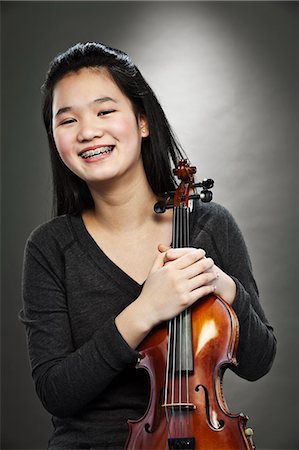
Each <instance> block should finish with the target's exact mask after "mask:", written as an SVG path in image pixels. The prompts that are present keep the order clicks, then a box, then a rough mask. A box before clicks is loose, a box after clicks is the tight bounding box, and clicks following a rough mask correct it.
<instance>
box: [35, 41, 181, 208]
mask: <svg viewBox="0 0 299 450" xmlns="http://www.w3.org/2000/svg"><path fill="white" fill-rule="evenodd" d="M83 67H99V68H104V69H106V70H107V71H108V73H109V74H110V76H111V77H112V79H113V80H114V82H115V83H116V84H117V86H118V87H119V88H120V90H121V91H122V92H123V94H124V95H126V97H127V98H128V99H129V100H130V101H131V104H132V107H133V110H134V113H135V115H136V117H137V116H138V115H139V114H143V115H145V117H146V118H147V121H148V127H149V136H148V137H147V138H145V139H143V140H142V147H141V154H142V159H143V164H144V169H145V173H146V176H147V180H148V182H149V185H150V186H151V188H152V190H153V192H154V193H155V194H157V195H159V194H160V193H163V192H165V191H167V190H173V189H174V188H175V180H174V177H173V173H172V165H171V162H172V163H173V164H174V165H175V164H176V162H177V161H178V160H179V159H182V157H183V151H182V149H181V147H180V145H179V143H178V141H177V139H176V137H175V136H174V133H173V131H172V129H171V127H170V125H169V123H168V121H167V119H166V116H165V114H164V111H163V109H162V108H161V105H160V104H159V102H158V100H157V98H156V96H155V94H154V92H153V91H152V89H151V88H150V86H149V85H148V84H147V82H146V81H145V79H144V78H143V76H142V75H141V73H140V71H139V70H138V68H137V67H136V66H135V65H134V64H133V62H132V61H131V59H130V58H129V56H128V55H127V54H126V53H124V52H122V51H120V50H117V49H113V48H110V47H107V46H105V45H103V44H99V43H95V42H87V43H85V44H81V43H79V44H76V45H74V46H73V47H71V48H69V49H68V50H67V51H66V52H64V53H61V54H59V55H58V56H56V57H55V58H54V60H53V61H52V62H51V64H50V67H49V70H48V73H47V76H46V80H45V83H44V84H43V86H42V94H43V118H44V124H45V127H46V130H47V135H48V141H49V147H50V155H51V164H52V176H53V210H54V215H61V214H67V213H69V214H80V213H81V212H82V211H83V210H85V209H89V208H92V207H93V205H94V203H93V199H92V196H91V194H90V191H89V189H88V186H87V184H86V182H85V181H83V180H82V179H81V178H79V177H78V176H77V175H75V174H74V173H73V172H72V171H71V170H70V169H68V167H67V166H66V165H65V164H64V163H63V161H62V160H61V158H60V156H59V153H58V151H57V149H56V145H55V142H54V138H53V129H52V103H53V90H54V88H55V85H56V83H57V82H58V81H59V80H61V79H62V78H63V77H64V76H65V75H66V74H67V73H69V72H76V71H79V70H80V69H81V68H83Z"/></svg>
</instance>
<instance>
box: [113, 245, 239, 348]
mask: <svg viewBox="0 0 299 450" xmlns="http://www.w3.org/2000/svg"><path fill="white" fill-rule="evenodd" d="M158 249H159V251H160V253H159V254H158V256H157V258H156V259H155V261H154V264H153V266H152V269H151V271H150V274H149V276H148V279H147V280H146V282H145V284H144V287H143V289H142V292H141V294H140V296H139V297H138V298H137V299H136V300H135V301H134V302H132V303H131V304H130V305H129V306H127V307H126V308H125V309H124V310H123V311H122V312H121V313H120V314H119V315H118V316H117V317H116V318H115V324H116V327H117V328H118V330H119V332H120V334H121V335H122V336H123V338H124V339H125V340H126V342H127V343H128V344H129V345H130V346H131V347H132V348H136V347H137V346H138V344H139V343H140V342H141V341H142V340H143V339H144V338H145V336H146V335H147V334H148V333H149V332H150V331H151V329H152V328H153V327H154V326H155V325H158V324H159V323H160V322H163V321H166V320H170V319H172V318H173V317H175V316H177V315H178V314H180V313H181V312H182V311H183V310H184V309H186V308H187V307H189V306H191V305H192V304H193V303H194V302H196V301H197V300H199V299H200V298H202V297H204V296H205V295H209V294H211V293H216V294H217V295H219V296H221V297H222V298H223V299H225V300H226V301H228V302H231V303H232V302H233V300H234V298H235V292H236V286H235V283H234V281H233V280H232V278H230V277H229V276H228V275H227V274H225V273H224V272H223V271H222V270H221V269H219V267H217V266H216V265H215V264H214V261H213V260H212V259H211V258H206V256H205V255H206V254H205V251H204V250H202V249H194V248H177V249H173V248H170V247H168V246H165V245H159V247H158Z"/></svg>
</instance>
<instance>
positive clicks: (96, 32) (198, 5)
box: [1, 1, 299, 449]
mask: <svg viewBox="0 0 299 450" xmlns="http://www.w3.org/2000/svg"><path fill="white" fill-rule="evenodd" d="M1 12H2V26H3V27H2V108H3V109H2V171H3V173H2V194H3V198H2V219H3V221H2V238H3V239H2V254H3V256H4V262H3V265H2V271H1V275H2V281H3V283H2V286H3V302H2V319H3V321H2V337H3V338H2V447H1V448H3V449H4V448H5V449H37V448H45V447H46V442H47V436H48V431H49V429H50V417H49V415H48V414H47V413H46V412H45V411H44V410H43V408H42V406H41V405H40V403H39V400H38V399H37V398H36V396H35V393H34V388H33V385H32V381H31V376H30V369H29V365H28V361H27V353H26V345H25V335H24V330H23V328H22V326H21V325H20V324H19V322H18V319H17V314H18V311H19V309H20V308H21V294H20V286H21V270H22V255H23V249H24V244H25V241H26V238H27V236H28V234H29V233H30V231H31V230H32V229H33V228H35V227H36V226H37V225H38V224H40V223H41V222H44V221H45V220H47V219H48V218H49V217H50V198H51V193H50V191H51V188H50V169H49V160H48V154H47V144H46V139H45V134H44V130H43V126H42V121H41V114H40V86H41V84H42V82H43V77H44V74H45V72H46V70H47V67H48V63H49V61H50V60H51V59H52V58H53V57H54V56H55V55H56V54H57V53H58V52H60V51H63V50H65V49H66V48H67V47H68V46H70V45H72V44H74V43H76V42H78V41H86V40H96V41H102V42H104V43H106V44H108V45H110V46H115V47H118V48H121V49H123V50H125V51H127V52H128V53H129V54H130V55H131V56H132V57H133V59H134V61H135V62H136V64H137V65H138V66H139V68H140V69H141V71H142V72H143V74H144V76H145V78H146V79H147V80H148V82H149V83H150V85H151V86H152V87H153V89H154V91H155V92H156V93H157V95H158V98H159V99H160V101H161V103H162V106H163V107H164V109H165V111H166V113H167V115H168V117H169V120H170V122H171V124H172V125H173V127H174V129H175V130H176V133H177V135H178V137H179V139H180V140H181V142H182V144H183V145H184V147H185V149H186V151H187V153H188V154H189V156H190V159H191V161H192V163H193V164H195V165H196V166H197V167H198V173H199V177H206V176H208V177H212V178H214V179H215V182H216V186H215V189H214V199H215V201H217V202H220V203H222V204H223V205H225V206H226V207H228V208H229V209H230V211H231V212H232V213H233V215H234V216H235V218H236V220H237V222H238V223H239V225H240V227H241V229H242V231H243V233H244V236H245V239H246V242H247V244H248V247H249V251H250V254H251V257H252V261H253V265H254V270H255V276H256V279H257V282H258V284H259V288H260V291H261V301H262V304H263V307H264V309H265V311H266V313H267V316H268V318H269V320H270V321H271V323H272V324H273V326H274V328H275V331H276V335H277V339H278V354H277V358H276V360H275V363H274V366H273V368H272V370H271V372H270V373H269V374H268V375H267V376H266V377H264V378H263V379H261V380H259V381H257V382H255V383H250V382H247V381H245V380H241V379H239V378H237V377H236V376H235V375H233V374H231V373H229V372H227V373H226V375H225V379H224V394H225V397H226V400H227V402H228V405H229V408H230V410H231V411H232V412H239V411H243V412H245V413H246V414H248V415H249V416H250V425H251V426H252V427H253V428H254V430H255V440H256V443H257V447H258V449H295V448H298V447H299V445H298V442H299V441H298V431H297V428H298V425H297V420H298V395H297V392H298V387H297V383H298V346H297V334H296V329H295V327H296V325H297V323H298V322H297V321H298V308H297V305H298V300H297V298H298V294H297V290H298V284H297V279H298V272H297V273H296V269H298V265H297V260H298V257H297V252H298V245H297V244H298V240H297V234H298V215H297V211H298V210H297V203H296V201H297V200H298V198H297V195H296V194H297V192H296V189H297V186H296V184H295V181H296V179H295V176H296V171H297V168H298V165H297V153H298V148H296V146H297V143H298V140H297V136H296V135H295V133H296V125H297V123H296V122H297V114H298V97H297V95H298V90H297V86H296V76H298V73H297V75H296V68H295V59H296V52H298V42H297V43H296V40H295V39H296V36H295V33H296V30H295V20H297V19H298V4H297V3H293V2H265V3H262V2H249V3H246V2H233V3H229V2H215V3H214V2H208V3H204V2H72V1H71V2H1ZM297 27H298V23H297ZM296 242H297V244H296ZM296 266H297V267H296Z"/></svg>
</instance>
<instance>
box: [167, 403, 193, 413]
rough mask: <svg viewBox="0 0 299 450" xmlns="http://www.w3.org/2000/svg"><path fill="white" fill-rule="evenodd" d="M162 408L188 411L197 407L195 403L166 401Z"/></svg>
mask: <svg viewBox="0 0 299 450" xmlns="http://www.w3.org/2000/svg"><path fill="white" fill-rule="evenodd" d="M162 408H171V409H175V410H180V411H181V410H182V409H183V410H186V411H190V410H194V409H196V406H195V405H194V404H193V403H164V405H162Z"/></svg>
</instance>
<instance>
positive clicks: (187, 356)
mask: <svg viewBox="0 0 299 450" xmlns="http://www.w3.org/2000/svg"><path fill="white" fill-rule="evenodd" d="M185 225H186V226H185V230H186V246H187V245H188V246H189V245H190V242H189V209H188V208H187V209H186V224H185ZM186 315H187V311H186ZM186 319H187V317H186ZM185 340H186V344H185V345H186V349H185V350H186V396H187V398H186V402H187V403H189V367H188V360H189V356H190V355H189V347H188V333H187V332H186V333H185Z"/></svg>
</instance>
